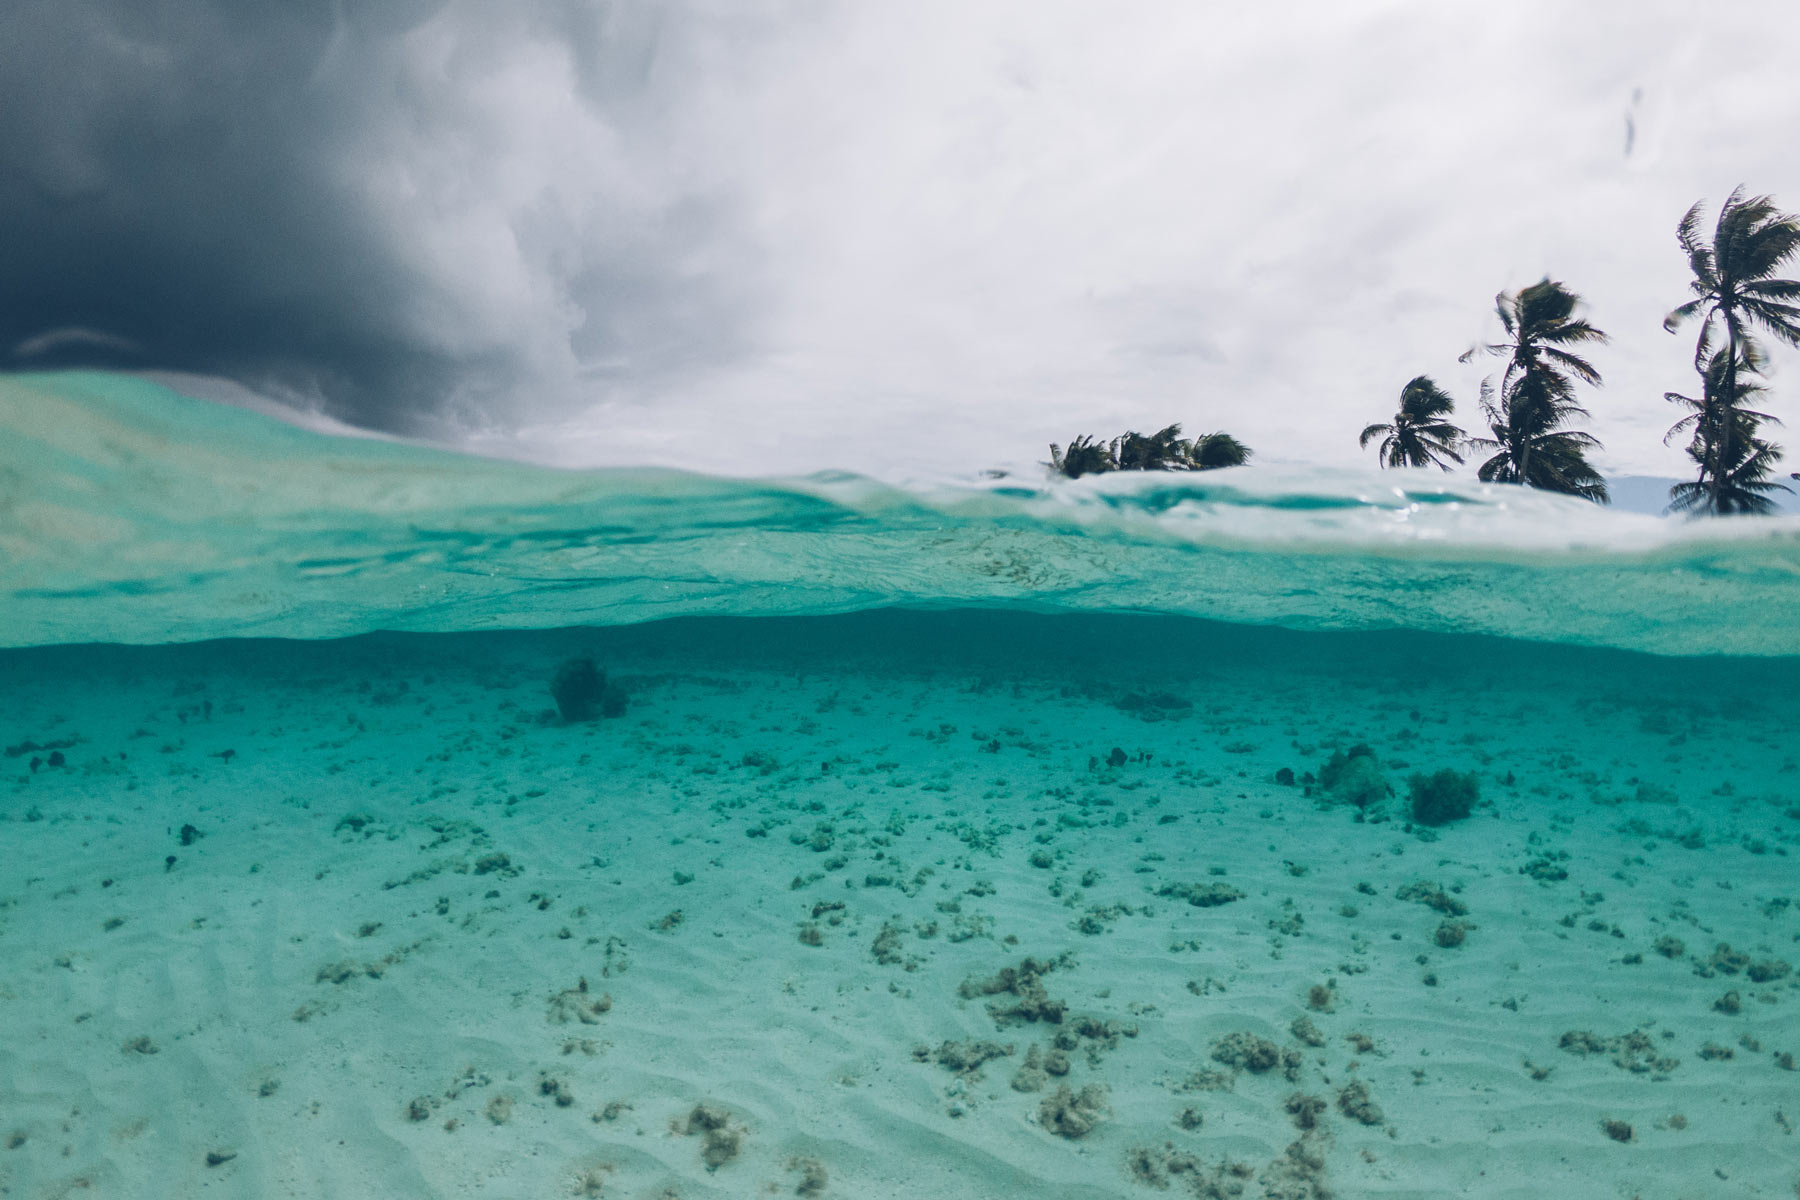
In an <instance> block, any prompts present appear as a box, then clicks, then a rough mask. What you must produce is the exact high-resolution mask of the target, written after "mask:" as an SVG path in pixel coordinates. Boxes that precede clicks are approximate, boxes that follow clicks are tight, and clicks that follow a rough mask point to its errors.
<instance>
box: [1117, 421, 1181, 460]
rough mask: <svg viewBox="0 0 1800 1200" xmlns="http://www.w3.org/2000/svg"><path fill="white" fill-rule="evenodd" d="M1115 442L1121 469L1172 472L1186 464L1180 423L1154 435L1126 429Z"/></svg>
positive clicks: (1160, 430)
mask: <svg viewBox="0 0 1800 1200" xmlns="http://www.w3.org/2000/svg"><path fill="white" fill-rule="evenodd" d="M1112 445H1113V453H1114V455H1115V456H1116V457H1117V459H1118V462H1119V470H1121V471H1172V470H1180V469H1184V468H1185V467H1186V465H1187V443H1186V442H1184V441H1182V440H1181V426H1180V425H1169V426H1167V427H1165V428H1163V429H1159V430H1157V431H1156V432H1155V433H1152V434H1142V433H1135V432H1127V433H1125V434H1124V435H1122V436H1120V437H1116V438H1114V439H1113V443H1112Z"/></svg>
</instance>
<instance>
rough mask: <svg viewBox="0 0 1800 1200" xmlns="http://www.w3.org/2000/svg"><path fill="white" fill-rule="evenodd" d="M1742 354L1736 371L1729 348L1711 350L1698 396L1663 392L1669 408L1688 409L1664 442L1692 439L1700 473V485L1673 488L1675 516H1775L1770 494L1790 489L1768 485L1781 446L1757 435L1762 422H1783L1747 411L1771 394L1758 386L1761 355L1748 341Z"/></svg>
mask: <svg viewBox="0 0 1800 1200" xmlns="http://www.w3.org/2000/svg"><path fill="white" fill-rule="evenodd" d="M1740 349H1741V350H1742V351H1743V353H1741V354H1740V355H1739V356H1738V362H1737V364H1736V369H1735V370H1733V369H1732V365H1731V364H1730V363H1729V362H1728V361H1727V358H1726V355H1727V354H1728V353H1729V351H1728V350H1727V349H1726V348H1724V347H1721V348H1720V349H1718V350H1715V351H1713V356H1712V359H1711V360H1710V361H1709V362H1708V363H1707V367H1706V371H1705V373H1704V374H1703V375H1702V376H1701V394H1700V395H1699V396H1698V397H1694V396H1683V395H1680V394H1679V393H1676V392H1665V393H1663V398H1664V399H1666V400H1668V401H1669V402H1670V403H1671V404H1678V405H1680V406H1681V407H1683V408H1685V409H1687V410H1688V414H1687V415H1686V416H1685V417H1682V418H1681V420H1679V421H1677V422H1675V424H1674V425H1673V426H1671V427H1670V429H1669V432H1668V433H1667V434H1665V435H1664V436H1663V443H1664V444H1665V445H1666V444H1668V443H1669V442H1671V441H1673V440H1674V439H1675V438H1676V436H1678V435H1679V434H1682V433H1687V434H1689V439H1688V447H1687V452H1688V457H1689V458H1691V459H1693V460H1694V463H1695V464H1696V465H1697V466H1698V467H1699V470H1700V476H1699V478H1698V479H1697V480H1694V481H1692V482H1688V483H1679V484H1676V485H1675V486H1674V487H1672V488H1670V489H1669V507H1670V509H1671V510H1673V511H1676V512H1695V511H1698V512H1704V513H1709V514H1712V515H1714V516H1720V515H1725V514H1729V513H1768V512H1773V511H1775V502H1774V500H1773V499H1771V498H1770V496H1769V493H1770V492H1774V491H1784V492H1785V491H1791V490H1792V489H1791V488H1789V487H1788V486H1787V485H1786V484H1782V483H1771V482H1769V480H1768V476H1769V474H1770V472H1772V471H1773V470H1774V469H1775V464H1776V463H1777V462H1779V461H1780V459H1781V447H1780V446H1777V445H1775V444H1774V443H1773V442H1768V441H1765V440H1763V439H1762V438H1761V437H1758V436H1757V434H1758V431H1759V430H1760V429H1761V427H1762V424H1763V422H1765V421H1768V422H1772V423H1774V424H1776V425H1779V424H1781V421H1780V420H1779V419H1778V418H1776V417H1773V416H1771V415H1770V414H1768V413H1766V412H1759V411H1757V410H1755V409H1752V408H1750V407H1749V402H1751V401H1754V399H1755V398H1756V397H1757V396H1760V395H1762V394H1764V393H1766V392H1767V391H1768V389H1767V388H1765V387H1763V386H1762V385H1761V384H1760V383H1756V382H1755V381H1754V378H1755V376H1756V374H1757V373H1758V372H1759V371H1760V370H1761V368H1762V364H1763V356H1762V351H1761V349H1760V348H1759V347H1758V346H1757V345H1756V344H1755V343H1754V342H1745V343H1744V345H1743V346H1742V347H1740ZM1727 388H1730V389H1731V391H1730V393H1729V394H1727V392H1726V389H1727ZM1726 427H1728V428H1726Z"/></svg>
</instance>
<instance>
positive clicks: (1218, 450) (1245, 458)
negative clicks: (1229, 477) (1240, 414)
mask: <svg viewBox="0 0 1800 1200" xmlns="http://www.w3.org/2000/svg"><path fill="white" fill-rule="evenodd" d="M1250 453H1251V451H1250V447H1248V446H1246V445H1244V443H1242V442H1240V441H1238V440H1237V439H1236V438H1234V437H1232V436H1231V435H1230V434H1229V433H1203V434H1201V435H1200V436H1199V437H1197V438H1195V439H1194V440H1193V441H1191V442H1189V443H1188V452H1187V457H1188V462H1189V463H1190V464H1191V465H1192V469H1193V470H1196V471H1216V470H1218V469H1219V468H1220V467H1241V466H1243V465H1244V464H1245V463H1247V462H1249V461H1250Z"/></svg>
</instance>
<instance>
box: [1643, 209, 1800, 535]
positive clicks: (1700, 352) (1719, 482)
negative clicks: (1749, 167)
mask: <svg viewBox="0 0 1800 1200" xmlns="http://www.w3.org/2000/svg"><path fill="white" fill-rule="evenodd" d="M1705 203H1706V201H1705V200H1696V201H1694V207H1692V209H1688V210H1687V214H1685V216H1683V218H1681V223H1679V225H1678V227H1676V241H1679V243H1681V250H1685V252H1687V255H1688V268H1690V270H1692V272H1694V279H1692V281H1688V291H1692V293H1694V299H1692V300H1688V302H1687V304H1683V306H1681V308H1678V309H1674V311H1672V313H1669V317H1665V318H1663V329H1669V333H1674V331H1676V329H1678V327H1681V324H1683V322H1687V320H1688V318H1692V317H1699V318H1701V324H1699V340H1697V342H1696V345H1694V369H1696V371H1699V372H1701V374H1703V376H1705V374H1706V362H1708V360H1710V358H1712V345H1714V338H1715V336H1717V335H1715V327H1717V326H1724V380H1723V387H1721V389H1719V392H1717V394H1719V396H1726V398H1735V396H1737V372H1739V369H1741V367H1742V365H1744V363H1748V362H1750V354H1748V353H1742V354H1741V349H1744V347H1753V345H1755V344H1753V338H1751V336H1750V327H1751V326H1760V327H1762V329H1764V331H1768V333H1771V335H1775V336H1777V338H1780V340H1782V342H1787V344H1789V345H1800V308H1796V306H1795V304H1791V300H1795V299H1796V297H1800V281H1793V279H1773V275H1775V272H1777V270H1778V268H1780V266H1782V263H1786V261H1787V259H1789V257H1793V255H1795V252H1800V219H1795V218H1793V216H1789V214H1786V212H1780V210H1778V209H1777V207H1775V200H1773V198H1769V196H1744V187H1742V184H1739V185H1737V189H1735V191H1733V193H1732V194H1730V196H1726V200H1724V205H1723V207H1721V209H1719V219H1717V223H1715V225H1714V230H1712V245H1706V243H1705V241H1703V239H1701V232H1699V210H1701V207H1703V205H1705ZM1708 421H1710V423H1712V425H1714V426H1715V428H1717V432H1719V444H1717V446H1715V462H1721V464H1728V462H1735V461H1739V455H1737V453H1735V452H1733V448H1732V441H1733V439H1735V437H1737V421H1724V419H1719V421H1712V419H1710V417H1708ZM1751 457H1753V455H1751ZM1746 461H1748V459H1746ZM1708 480H1710V482H1708ZM1701 482H1708V500H1706V504H1705V506H1699V507H1705V509H1706V511H1710V513H1723V511H1726V507H1724V506H1723V502H1721V491H1723V489H1724V471H1723V470H1712V473H1710V475H1708V461H1701ZM1690 507H1696V506H1690Z"/></svg>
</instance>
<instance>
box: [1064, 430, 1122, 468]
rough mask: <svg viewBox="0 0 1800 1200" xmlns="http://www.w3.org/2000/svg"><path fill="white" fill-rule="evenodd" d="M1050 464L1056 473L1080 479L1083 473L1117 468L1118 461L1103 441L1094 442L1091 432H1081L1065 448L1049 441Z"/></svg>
mask: <svg viewBox="0 0 1800 1200" xmlns="http://www.w3.org/2000/svg"><path fill="white" fill-rule="evenodd" d="M1050 466H1051V467H1052V468H1053V469H1054V470H1055V471H1056V472H1057V473H1058V474H1062V475H1067V476H1068V477H1069V478H1070V479H1080V478H1081V477H1082V476H1083V475H1098V474H1100V473H1101V472H1103V471H1116V470H1118V469H1119V461H1118V459H1117V458H1115V457H1114V456H1113V453H1112V450H1111V448H1110V447H1109V446H1108V445H1107V444H1106V443H1105V442H1096V441H1095V440H1094V439H1093V436H1092V435H1091V434H1086V433H1083V434H1078V435H1076V437H1074V438H1073V439H1072V440H1071V441H1070V442H1069V448H1068V449H1067V450H1063V449H1062V448H1061V447H1059V446H1057V444H1056V443H1055V442H1051V443H1050Z"/></svg>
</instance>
